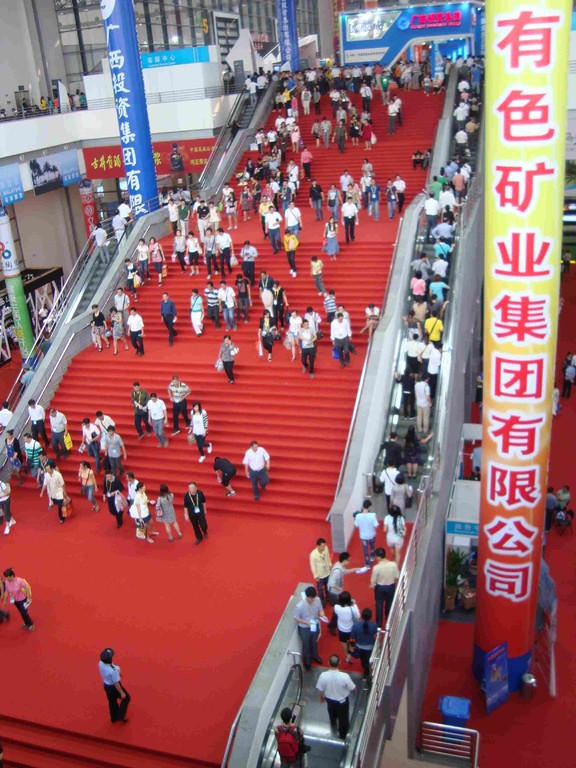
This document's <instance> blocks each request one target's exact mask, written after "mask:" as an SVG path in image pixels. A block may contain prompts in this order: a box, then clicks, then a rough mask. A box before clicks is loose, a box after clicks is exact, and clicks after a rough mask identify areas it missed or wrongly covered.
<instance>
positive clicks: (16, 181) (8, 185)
mask: <svg viewBox="0 0 576 768" xmlns="http://www.w3.org/2000/svg"><path fill="white" fill-rule="evenodd" d="M0 200H1V201H2V204H3V205H11V204H12V203H17V202H18V201H19V200H24V187H23V186H22V179H21V177H20V166H19V165H18V163H10V165H0Z"/></svg>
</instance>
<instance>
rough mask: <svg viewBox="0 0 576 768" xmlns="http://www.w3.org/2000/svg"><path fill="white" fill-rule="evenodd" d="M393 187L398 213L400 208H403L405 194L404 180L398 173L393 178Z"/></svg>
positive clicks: (400, 210) (400, 211)
mask: <svg viewBox="0 0 576 768" xmlns="http://www.w3.org/2000/svg"><path fill="white" fill-rule="evenodd" d="M394 187H395V188H396V198H397V201H398V213H402V208H404V199H405V196H406V182H405V181H404V179H403V178H402V177H401V176H400V174H398V175H397V176H396V178H395V179H394Z"/></svg>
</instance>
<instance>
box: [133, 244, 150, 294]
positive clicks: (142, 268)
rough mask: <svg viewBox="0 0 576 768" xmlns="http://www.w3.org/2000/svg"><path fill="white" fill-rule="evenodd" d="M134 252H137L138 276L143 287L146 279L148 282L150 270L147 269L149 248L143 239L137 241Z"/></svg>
mask: <svg viewBox="0 0 576 768" xmlns="http://www.w3.org/2000/svg"><path fill="white" fill-rule="evenodd" d="M136 251H137V252H138V274H139V275H140V280H141V281H142V285H144V281H145V280H146V279H148V280H150V269H149V267H148V259H149V248H148V246H147V245H146V240H144V238H143V237H141V238H140V240H139V241H138V245H137V246H136Z"/></svg>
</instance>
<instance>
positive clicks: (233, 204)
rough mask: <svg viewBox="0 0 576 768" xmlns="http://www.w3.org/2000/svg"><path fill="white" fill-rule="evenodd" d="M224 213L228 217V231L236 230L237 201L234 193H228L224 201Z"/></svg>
mask: <svg viewBox="0 0 576 768" xmlns="http://www.w3.org/2000/svg"><path fill="white" fill-rule="evenodd" d="M224 211H225V213H226V216H227V217H228V229H238V201H237V200H236V196H235V195H234V192H229V193H228V196H227V197H226V199H225V200H224Z"/></svg>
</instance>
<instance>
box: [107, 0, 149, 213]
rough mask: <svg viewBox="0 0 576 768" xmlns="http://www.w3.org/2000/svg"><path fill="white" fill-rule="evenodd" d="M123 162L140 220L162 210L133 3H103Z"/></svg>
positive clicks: (127, 0) (109, 0)
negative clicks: (152, 212) (147, 214)
mask: <svg viewBox="0 0 576 768" xmlns="http://www.w3.org/2000/svg"><path fill="white" fill-rule="evenodd" d="M100 5H101V8H102V18H103V20H104V28H105V31H106V43H107V46H108V61H109V62H110V74H111V75H112V88H113V91H114V100H115V102H116V117H117V118H118V128H119V132H120V146H121V147H122V160H123V161H124V168H125V169H126V181H127V183H128V192H129V195H130V207H131V208H132V212H133V214H134V216H135V217H136V218H139V217H140V216H143V215H145V214H146V213H150V211H153V210H156V209H157V208H158V207H159V201H158V186H157V184H156V171H155V167H154V152H153V149H152V137H151V135H150V123H149V121H148V110H147V107H146V94H145V92H144V78H143V76H142V67H141V64H140V52H139V49H138V36H137V34H136V17H135V14H134V5H133V2H132V0H102V1H101V3H100Z"/></svg>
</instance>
